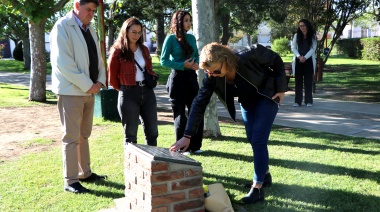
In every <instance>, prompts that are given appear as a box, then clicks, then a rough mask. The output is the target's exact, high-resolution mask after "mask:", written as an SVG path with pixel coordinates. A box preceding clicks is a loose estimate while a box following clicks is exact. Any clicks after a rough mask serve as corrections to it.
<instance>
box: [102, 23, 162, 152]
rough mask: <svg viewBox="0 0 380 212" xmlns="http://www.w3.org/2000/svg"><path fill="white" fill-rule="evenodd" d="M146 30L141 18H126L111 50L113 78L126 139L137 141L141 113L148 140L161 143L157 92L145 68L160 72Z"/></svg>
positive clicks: (110, 67) (126, 140) (150, 142)
mask: <svg viewBox="0 0 380 212" xmlns="http://www.w3.org/2000/svg"><path fill="white" fill-rule="evenodd" d="M142 30H143V26H142V24H141V22H140V21H139V20H138V19H137V18H134V17H132V18H129V19H127V20H126V21H125V22H124V24H123V26H122V27H121V29H120V33H119V36H118V38H117V40H116V41H115V43H114V45H113V46H112V48H111V51H110V56H109V62H108V73H109V81H110V85H111V86H112V87H113V88H114V89H116V90H118V91H119V96H118V106H117V108H118V111H119V115H120V118H121V122H122V125H123V128H124V142H125V143H126V142H130V143H137V129H138V125H139V117H140V119H141V123H142V126H143V129H144V133H145V142H146V144H148V145H151V146H157V137H158V126H157V101H156V95H155V93H154V91H153V88H150V87H148V86H146V81H145V78H144V74H143V70H145V71H147V72H148V73H149V74H151V75H155V76H157V74H156V73H155V72H154V71H153V70H152V58H151V57H150V53H149V50H148V48H147V47H146V46H144V44H143V36H142V33H143V31H142ZM140 67H141V68H140Z"/></svg>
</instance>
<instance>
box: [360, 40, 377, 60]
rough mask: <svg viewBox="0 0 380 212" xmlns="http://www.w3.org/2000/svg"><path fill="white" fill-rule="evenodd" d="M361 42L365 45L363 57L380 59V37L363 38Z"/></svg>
mask: <svg viewBox="0 0 380 212" xmlns="http://www.w3.org/2000/svg"><path fill="white" fill-rule="evenodd" d="M361 44H362V45H363V52H362V53H363V59H366V60H375V61H379V60H380V37H375V38H363V39H361Z"/></svg>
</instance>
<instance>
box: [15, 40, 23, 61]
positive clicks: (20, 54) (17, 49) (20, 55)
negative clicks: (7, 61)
mask: <svg viewBox="0 0 380 212" xmlns="http://www.w3.org/2000/svg"><path fill="white" fill-rule="evenodd" d="M22 48H23V47H22V41H20V42H18V44H17V45H16V47H15V49H14V50H13V58H14V59H15V60H18V61H24V53H23V50H22Z"/></svg>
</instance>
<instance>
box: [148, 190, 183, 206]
mask: <svg viewBox="0 0 380 212" xmlns="http://www.w3.org/2000/svg"><path fill="white" fill-rule="evenodd" d="M185 198H186V195H185V192H180V193H175V194H167V195H159V196H153V197H152V206H153V207H154V206H158V205H166V204H169V203H173V202H179V201H183V200H185Z"/></svg>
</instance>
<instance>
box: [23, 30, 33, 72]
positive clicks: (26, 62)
mask: <svg viewBox="0 0 380 212" xmlns="http://www.w3.org/2000/svg"><path fill="white" fill-rule="evenodd" d="M21 40H22V53H23V57H24V69H25V70H30V63H31V59H30V43H29V38H28V37H25V38H24V37H23V38H21Z"/></svg>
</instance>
